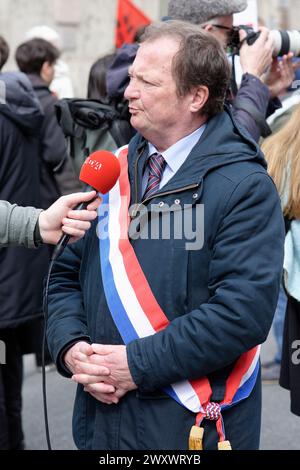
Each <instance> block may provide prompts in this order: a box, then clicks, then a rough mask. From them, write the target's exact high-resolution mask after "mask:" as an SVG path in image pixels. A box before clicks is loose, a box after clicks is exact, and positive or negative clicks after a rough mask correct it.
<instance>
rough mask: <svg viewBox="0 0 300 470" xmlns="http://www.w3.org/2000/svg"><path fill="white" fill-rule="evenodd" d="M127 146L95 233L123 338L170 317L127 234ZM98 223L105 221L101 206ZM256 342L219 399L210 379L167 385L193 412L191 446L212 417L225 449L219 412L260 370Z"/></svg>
mask: <svg viewBox="0 0 300 470" xmlns="http://www.w3.org/2000/svg"><path fill="white" fill-rule="evenodd" d="M127 155H128V147H127V146H126V147H122V148H121V149H119V150H118V151H117V152H116V156H117V157H118V158H119V161H120V164H121V174H120V178H119V180H118V182H117V183H116V185H115V186H114V187H113V188H112V189H111V191H110V192H109V193H108V194H106V195H105V196H103V204H104V205H105V208H107V212H106V213H105V220H106V225H107V233H106V236H105V237H101V234H100V236H99V244H100V261H101V272H102V282H103V286H104V292H105V297H106V300H107V304H108V307H109V310H110V312H111V315H112V318H113V320H114V322H115V324H116V327H117V328H118V330H119V332H120V335H121V337H122V339H123V341H124V343H125V345H126V344H128V343H130V342H131V341H133V340H135V339H138V338H144V337H146V336H150V335H153V334H155V333H157V332H159V331H161V330H163V329H164V328H166V327H167V326H168V325H169V320H168V318H167V317H166V315H165V314H164V312H163V311H162V309H161V307H160V306H159V304H158V302H157V300H156V299H155V297H154V295H153V293H152V291H151V287H150V286H149V284H148V281H147V278H146V276H145V274H144V272H143V271H142V268H141V266H140V264H139V261H138V259H137V257H136V254H135V252H134V249H133V247H132V245H131V243H130V241H129V238H128V228H129V223H130V217H129V212H128V209H129V204H130V183H129V178H128V161H127ZM99 211H100V212H99V223H100V225H101V223H102V222H103V218H104V216H103V214H102V213H101V206H100V208H99ZM259 352H260V347H259V346H257V347H255V348H253V349H251V350H250V351H248V352H246V353H244V354H243V355H242V356H241V357H240V358H239V359H238V361H237V362H236V364H235V366H234V368H233V370H232V372H231V374H230V376H229V377H228V379H227V382H226V390H225V397H224V400H223V401H222V402H221V403H211V402H210V398H211V396H212V389H211V386H210V383H209V380H208V379H207V378H206V377H202V378H200V379H198V380H190V381H189V380H184V381H181V382H178V383H174V384H171V385H170V386H168V387H167V388H165V389H164V391H165V392H166V393H167V394H168V395H169V396H170V397H172V398H173V399H174V400H176V401H177V402H178V403H179V404H180V405H182V406H184V407H185V408H187V409H188V410H190V411H192V412H193V413H195V414H196V415H197V416H196V424H197V426H193V428H192V431H191V435H190V448H191V449H199V448H202V434H203V430H202V428H199V425H200V423H201V422H202V420H203V419H204V418H205V419H214V420H216V422H217V423H216V424H217V429H218V433H219V437H220V442H219V448H220V449H227V448H229V446H230V444H228V441H225V433H224V426H223V420H222V414H221V411H222V410H225V409H227V408H230V407H232V406H234V405H236V404H237V403H238V402H240V401H241V400H244V399H245V398H247V397H248V396H249V395H250V393H251V391H252V389H253V387H254V385H255V383H256V379H257V374H258V371H259Z"/></svg>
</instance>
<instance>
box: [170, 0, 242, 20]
mask: <svg viewBox="0 0 300 470" xmlns="http://www.w3.org/2000/svg"><path fill="white" fill-rule="evenodd" d="M246 8H247V0H170V1H169V6H168V16H170V17H171V18H172V20H182V21H188V22H190V23H194V24H202V23H205V22H206V21H209V20H211V19H212V18H215V17H216V16H228V15H232V14H234V13H239V12H240V11H243V10H245V9H246Z"/></svg>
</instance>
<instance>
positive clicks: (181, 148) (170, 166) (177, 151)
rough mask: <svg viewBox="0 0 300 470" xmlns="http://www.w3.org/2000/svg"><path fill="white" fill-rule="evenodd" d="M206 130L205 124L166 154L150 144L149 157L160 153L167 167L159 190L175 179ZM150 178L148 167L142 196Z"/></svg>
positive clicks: (170, 148) (169, 149) (144, 177)
mask: <svg viewBox="0 0 300 470" xmlns="http://www.w3.org/2000/svg"><path fill="white" fill-rule="evenodd" d="M205 128H206V124H203V125H202V126H201V127H199V129H196V130H195V131H194V132H193V133H192V134H189V135H187V136H186V137H183V139H180V140H179V141H178V142H176V143H175V144H174V145H172V146H171V147H169V148H168V149H167V150H165V151H164V152H158V150H157V149H156V148H155V147H154V145H152V144H151V143H150V142H149V144H148V147H149V156H151V155H153V154H154V153H156V152H157V153H160V154H161V155H162V156H163V157H164V159H165V161H166V166H165V169H164V172H163V175H162V179H161V181H160V185H159V189H161V188H162V187H163V186H165V185H166V184H167V182H168V181H169V180H170V179H171V178H173V176H174V175H175V173H176V172H177V171H178V170H179V168H180V167H181V165H183V163H184V162H185V160H186V159H187V157H188V156H189V154H190V153H191V151H192V149H193V148H194V147H195V145H196V144H197V142H198V141H199V139H200V138H201V136H202V134H203V132H204V130H205ZM148 177H149V167H148V165H147V167H146V170H145V173H144V176H143V183H142V194H144V193H145V191H146V187H147V183H148Z"/></svg>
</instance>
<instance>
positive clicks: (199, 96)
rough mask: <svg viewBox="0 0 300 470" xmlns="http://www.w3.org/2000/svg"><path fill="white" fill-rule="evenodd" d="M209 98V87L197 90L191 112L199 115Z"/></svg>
mask: <svg viewBox="0 0 300 470" xmlns="http://www.w3.org/2000/svg"><path fill="white" fill-rule="evenodd" d="M208 98H209V90H208V88H207V86H204V85H201V86H198V87H197V88H195V90H194V94H193V99H192V102H191V104H190V111H191V112H192V113H198V112H199V111H201V109H202V108H203V107H204V105H205V104H206V103H207V100H208Z"/></svg>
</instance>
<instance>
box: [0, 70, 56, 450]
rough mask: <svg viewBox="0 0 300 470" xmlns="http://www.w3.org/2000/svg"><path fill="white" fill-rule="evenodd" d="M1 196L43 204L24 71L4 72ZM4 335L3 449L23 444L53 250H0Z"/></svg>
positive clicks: (36, 121)
mask: <svg viewBox="0 0 300 470" xmlns="http://www.w3.org/2000/svg"><path fill="white" fill-rule="evenodd" d="M0 79H1V81H2V83H3V84H4V89H5V97H4V98H5V104H3V103H2V104H1V106H0V162H1V164H0V199H2V200H6V201H9V202H10V203H16V204H19V205H23V206H34V207H40V203H41V199H40V190H39V187H40V185H39V145H40V141H39V132H40V125H41V123H42V119H43V114H42V111H41V108H40V105H39V102H38V99H37V98H36V96H35V93H34V91H33V89H32V86H31V84H30V82H29V80H28V79H27V77H26V76H25V75H24V74H21V73H18V72H17V73H13V72H7V73H3V74H1V75H0ZM0 265H1V270H0V306H1V307H0V339H1V340H2V341H4V342H5V344H6V347H7V364H6V365H5V366H1V369H0V449H19V448H22V446H23V432H22V423H21V405H22V400H21V387H22V354H23V353H25V352H32V351H34V350H35V349H36V348H37V347H38V346H39V345H37V344H36V343H35V339H36V338H35V336H34V332H33V331H32V329H31V326H32V324H33V323H35V321H36V320H38V319H39V318H42V283H43V277H44V275H45V273H46V270H47V266H48V250H47V248H46V247H41V248H39V249H38V250H36V251H35V252H32V251H30V250H26V249H25V248H22V247H20V248H19V247H17V248H1V249H0Z"/></svg>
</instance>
